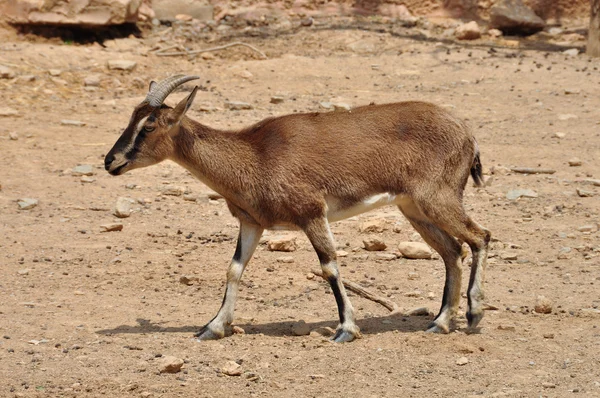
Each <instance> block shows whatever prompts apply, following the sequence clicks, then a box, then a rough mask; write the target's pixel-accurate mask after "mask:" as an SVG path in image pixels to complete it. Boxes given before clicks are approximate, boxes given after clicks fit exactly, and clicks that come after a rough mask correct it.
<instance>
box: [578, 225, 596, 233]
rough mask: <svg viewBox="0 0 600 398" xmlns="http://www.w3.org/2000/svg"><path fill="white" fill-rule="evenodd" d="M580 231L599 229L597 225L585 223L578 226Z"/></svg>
mask: <svg viewBox="0 0 600 398" xmlns="http://www.w3.org/2000/svg"><path fill="white" fill-rule="evenodd" d="M577 230H578V231H579V232H596V231H597V230H598V226H597V225H583V226H581V227H579V228H577Z"/></svg>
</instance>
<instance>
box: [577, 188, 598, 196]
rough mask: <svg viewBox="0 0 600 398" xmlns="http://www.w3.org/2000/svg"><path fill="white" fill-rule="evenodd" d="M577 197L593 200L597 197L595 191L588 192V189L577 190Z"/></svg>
mask: <svg viewBox="0 0 600 398" xmlns="http://www.w3.org/2000/svg"><path fill="white" fill-rule="evenodd" d="M577 195H578V196H579V197H581V198H591V197H592V196H594V195H595V192H594V191H588V190H586V189H581V188H577Z"/></svg>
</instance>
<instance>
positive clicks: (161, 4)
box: [152, 0, 214, 22]
mask: <svg viewBox="0 0 600 398" xmlns="http://www.w3.org/2000/svg"><path fill="white" fill-rule="evenodd" d="M152 10H153V11H154V15H155V16H156V18H157V19H159V20H161V21H173V20H175V17H176V16H177V15H179V14H186V15H189V16H190V17H192V18H195V19H198V20H200V21H203V22H206V21H212V20H213V14H214V7H213V6H212V5H210V4H209V2H208V1H197V0H152Z"/></svg>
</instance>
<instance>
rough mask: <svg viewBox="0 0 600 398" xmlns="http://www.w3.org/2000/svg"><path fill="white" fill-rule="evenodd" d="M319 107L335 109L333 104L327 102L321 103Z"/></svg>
mask: <svg viewBox="0 0 600 398" xmlns="http://www.w3.org/2000/svg"><path fill="white" fill-rule="evenodd" d="M319 106H320V107H321V108H323V109H333V104H332V103H331V102H327V101H323V102H319Z"/></svg>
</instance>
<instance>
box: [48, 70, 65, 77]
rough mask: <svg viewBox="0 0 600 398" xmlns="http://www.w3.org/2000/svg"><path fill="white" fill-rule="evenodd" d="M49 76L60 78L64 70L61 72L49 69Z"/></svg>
mask: <svg viewBox="0 0 600 398" xmlns="http://www.w3.org/2000/svg"><path fill="white" fill-rule="evenodd" d="M48 74H49V75H50V76H54V77H58V76H60V75H61V74H62V70H60V69H49V70H48Z"/></svg>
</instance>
